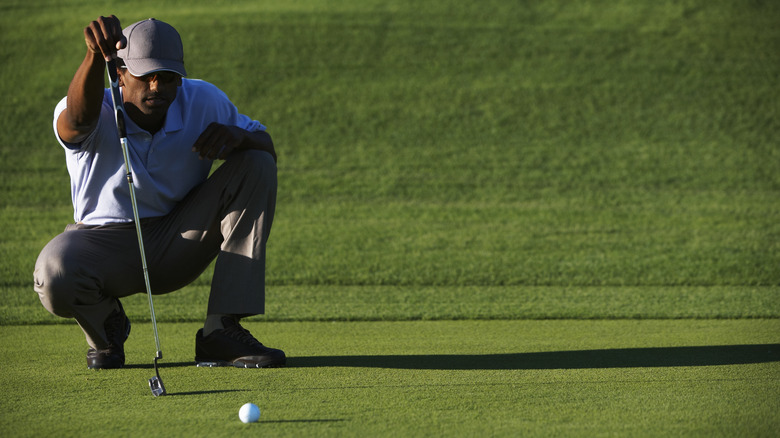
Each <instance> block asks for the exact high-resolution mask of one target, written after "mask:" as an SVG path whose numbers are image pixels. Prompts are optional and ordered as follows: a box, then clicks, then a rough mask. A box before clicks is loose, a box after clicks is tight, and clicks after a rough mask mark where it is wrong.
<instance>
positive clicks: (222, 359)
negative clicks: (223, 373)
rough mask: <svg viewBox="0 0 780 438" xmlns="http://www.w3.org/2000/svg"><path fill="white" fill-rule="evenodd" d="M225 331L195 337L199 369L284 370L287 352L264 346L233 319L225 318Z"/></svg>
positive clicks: (223, 319)
mask: <svg viewBox="0 0 780 438" xmlns="http://www.w3.org/2000/svg"><path fill="white" fill-rule="evenodd" d="M222 324H223V325H224V327H225V328H223V329H218V330H214V331H213V332H212V333H211V334H209V335H208V336H203V329H200V330H198V333H197V334H196V335H195V362H196V363H197V364H198V366H199V367H222V366H234V367H236V368H271V367H281V366H284V364H285V362H286V360H287V358H286V357H285V355H284V351H282V350H278V349H276V348H269V347H266V346H265V345H263V344H261V343H260V342H259V341H258V340H257V339H255V337H254V336H252V334H251V333H249V330H247V329H245V328H243V327H241V324H239V323H238V321H237V320H236V319H234V318H229V317H223V318H222Z"/></svg>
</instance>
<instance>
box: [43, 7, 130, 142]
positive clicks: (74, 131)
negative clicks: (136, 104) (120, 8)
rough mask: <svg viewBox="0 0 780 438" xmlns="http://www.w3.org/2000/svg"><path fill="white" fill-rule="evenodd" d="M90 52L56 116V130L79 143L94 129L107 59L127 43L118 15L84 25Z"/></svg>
mask: <svg viewBox="0 0 780 438" xmlns="http://www.w3.org/2000/svg"><path fill="white" fill-rule="evenodd" d="M84 40H85V42H86V45H87V54H86V56H85V57H84V61H83V62H82V63H81V65H80V66H79V68H78V70H76V74H75V75H74V76H73V80H71V82H70V86H69V87H68V97H67V108H66V109H65V111H63V112H62V113H60V116H59V118H57V133H58V134H59V136H60V138H61V139H62V140H63V141H65V142H67V143H80V142H81V141H83V140H84V139H85V138H87V136H88V135H89V134H90V133H91V132H92V131H93V130H94V129H95V127H96V126H97V122H98V118H99V117H100V107H101V105H102V103H103V92H104V91H103V90H104V86H105V85H104V82H103V81H104V78H105V70H106V61H107V60H110V59H112V58H116V51H117V49H121V48H123V47H124V46H125V44H126V40H125V38H124V36H123V35H122V27H121V25H120V23H119V19H118V18H116V17H115V16H113V15H112V16H110V17H107V18H106V17H100V18H98V19H97V20H95V21H93V22H92V23H90V24H89V26H87V27H86V28H85V29H84Z"/></svg>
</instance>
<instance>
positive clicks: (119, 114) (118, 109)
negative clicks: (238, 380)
mask: <svg viewBox="0 0 780 438" xmlns="http://www.w3.org/2000/svg"><path fill="white" fill-rule="evenodd" d="M106 70H107V72H108V81H109V83H110V84H111V98H112V101H113V103H114V117H115V119H116V126H117V130H118V131H119V140H120V144H121V146H122V155H123V156H124V160H125V172H126V177H127V184H128V186H129V190H130V204H131V205H132V207H133V221H134V222H135V231H136V235H137V236H138V248H139V250H140V252H141V266H142V267H143V271H144V284H145V286H146V295H147V297H148V298H149V312H150V313H151V315H152V329H153V330H154V341H155V344H156V346H157V354H156V355H155V357H154V372H155V377H152V378H151V379H149V387H150V388H151V390H152V394H153V395H154V396H155V397H157V396H160V395H165V394H166V391H165V386H164V385H163V383H162V379H161V378H160V372H159V371H158V370H157V360H158V359H162V350H161V348H160V336H159V334H158V333H157V317H156V316H155V314H154V301H153V300H152V287H151V285H150V284H149V269H148V267H147V265H146V251H145V250H144V239H143V234H142V233H141V220H140V219H139V217H138V203H137V201H136V199H135V185H134V184H133V169H132V167H131V166H130V156H129V155H128V152H127V149H128V145H127V131H126V129H125V117H126V116H127V113H125V107H124V105H123V104H122V96H121V94H120V93H119V78H118V77H117V72H116V61H115V60H113V59H112V60H110V61H107V62H106Z"/></svg>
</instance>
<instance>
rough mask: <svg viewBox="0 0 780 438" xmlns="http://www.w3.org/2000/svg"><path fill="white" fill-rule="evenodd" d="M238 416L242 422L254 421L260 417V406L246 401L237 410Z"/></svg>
mask: <svg viewBox="0 0 780 438" xmlns="http://www.w3.org/2000/svg"><path fill="white" fill-rule="evenodd" d="M238 418H240V419H241V421H242V422H243V423H254V422H256V421H257V420H259V419H260V408H258V407H257V405H256V404H254V403H246V404H245V405H244V406H241V409H239V410H238Z"/></svg>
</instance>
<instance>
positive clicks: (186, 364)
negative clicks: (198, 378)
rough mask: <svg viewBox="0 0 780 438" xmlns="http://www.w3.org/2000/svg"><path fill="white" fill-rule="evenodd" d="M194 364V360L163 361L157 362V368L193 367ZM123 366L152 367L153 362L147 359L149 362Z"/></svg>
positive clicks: (133, 367) (132, 367) (134, 367)
mask: <svg viewBox="0 0 780 438" xmlns="http://www.w3.org/2000/svg"><path fill="white" fill-rule="evenodd" d="M194 366H195V362H163V361H159V362H157V367H158V368H181V367H194ZM125 368H129V369H153V368H154V363H153V361H152V360H149V363H133V364H129V365H125Z"/></svg>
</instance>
